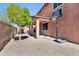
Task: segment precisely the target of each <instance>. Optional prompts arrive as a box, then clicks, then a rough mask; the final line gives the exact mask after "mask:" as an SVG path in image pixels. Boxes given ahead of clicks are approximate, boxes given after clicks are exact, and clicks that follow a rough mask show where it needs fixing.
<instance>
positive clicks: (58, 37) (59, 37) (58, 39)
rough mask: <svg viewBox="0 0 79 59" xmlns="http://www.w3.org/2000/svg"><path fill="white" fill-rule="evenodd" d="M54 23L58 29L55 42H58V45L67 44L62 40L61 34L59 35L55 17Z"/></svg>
mask: <svg viewBox="0 0 79 59" xmlns="http://www.w3.org/2000/svg"><path fill="white" fill-rule="evenodd" d="M53 21H55V25H56V27H55V29H56V39H55V41H56V42H58V43H64V42H66V40H63V39H62V38H61V36H60V33H58V26H57V24H58V23H57V17H54V18H53Z"/></svg>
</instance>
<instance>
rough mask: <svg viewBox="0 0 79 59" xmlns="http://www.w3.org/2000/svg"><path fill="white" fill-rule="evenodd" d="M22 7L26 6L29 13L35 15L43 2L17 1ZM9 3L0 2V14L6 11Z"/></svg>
mask: <svg viewBox="0 0 79 59" xmlns="http://www.w3.org/2000/svg"><path fill="white" fill-rule="evenodd" d="M17 4H18V5H19V6H20V7H22V8H24V7H25V8H28V9H29V11H30V15H35V14H36V13H37V12H38V11H39V10H40V9H41V8H42V6H43V5H44V3H17ZM9 5H10V4H9V3H0V15H2V14H5V13H6V9H7V7H8V6H9Z"/></svg>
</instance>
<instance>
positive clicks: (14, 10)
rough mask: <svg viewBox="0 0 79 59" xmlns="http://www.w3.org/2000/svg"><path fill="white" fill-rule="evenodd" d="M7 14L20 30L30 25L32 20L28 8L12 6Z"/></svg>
mask: <svg viewBox="0 0 79 59" xmlns="http://www.w3.org/2000/svg"><path fill="white" fill-rule="evenodd" d="M7 13H8V16H9V18H10V19H11V22H13V23H16V24H17V25H18V26H19V27H20V28H21V27H24V26H27V25H30V24H31V22H32V18H31V16H30V14H29V10H28V9H27V8H21V7H20V6H19V5H15V4H10V6H9V7H8V8H7Z"/></svg>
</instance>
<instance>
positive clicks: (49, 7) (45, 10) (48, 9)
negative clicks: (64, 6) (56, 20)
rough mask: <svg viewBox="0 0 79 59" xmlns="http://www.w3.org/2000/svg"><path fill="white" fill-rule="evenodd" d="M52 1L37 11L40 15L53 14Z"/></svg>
mask: <svg viewBox="0 0 79 59" xmlns="http://www.w3.org/2000/svg"><path fill="white" fill-rule="evenodd" d="M52 5H53V4H52V3H46V4H45V5H44V7H43V8H42V9H41V10H40V11H39V12H38V13H37V15H39V16H47V17H49V16H52Z"/></svg>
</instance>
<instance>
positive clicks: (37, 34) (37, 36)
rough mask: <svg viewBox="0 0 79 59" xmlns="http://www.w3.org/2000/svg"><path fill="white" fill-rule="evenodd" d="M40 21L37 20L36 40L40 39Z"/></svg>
mask: <svg viewBox="0 0 79 59" xmlns="http://www.w3.org/2000/svg"><path fill="white" fill-rule="evenodd" d="M39 25H40V24H39V19H37V20H36V38H39V27H40V26H39Z"/></svg>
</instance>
